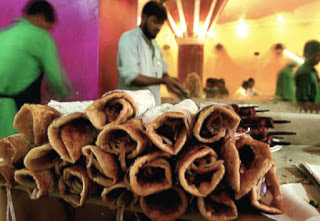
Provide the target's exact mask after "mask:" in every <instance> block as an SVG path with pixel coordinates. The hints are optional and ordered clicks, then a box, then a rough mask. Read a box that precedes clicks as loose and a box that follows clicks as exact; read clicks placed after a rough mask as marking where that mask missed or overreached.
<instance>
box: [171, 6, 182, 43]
mask: <svg viewBox="0 0 320 221" xmlns="http://www.w3.org/2000/svg"><path fill="white" fill-rule="evenodd" d="M168 21H169V23H170V25H171V28H172V30H173V32H174V33H175V35H176V36H177V37H182V35H183V32H182V31H181V30H179V28H178V27H177V24H176V23H175V21H174V20H173V18H172V15H171V14H170V12H168Z"/></svg>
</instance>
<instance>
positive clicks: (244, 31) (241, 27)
mask: <svg viewBox="0 0 320 221" xmlns="http://www.w3.org/2000/svg"><path fill="white" fill-rule="evenodd" d="M248 32H249V25H248V24H246V23H245V22H244V20H243V19H240V20H239V21H238V24H237V33H238V35H239V36H240V37H245V36H247V35H248Z"/></svg>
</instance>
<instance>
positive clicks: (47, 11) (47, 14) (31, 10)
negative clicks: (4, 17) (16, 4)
mask: <svg viewBox="0 0 320 221" xmlns="http://www.w3.org/2000/svg"><path fill="white" fill-rule="evenodd" d="M22 12H23V13H25V14H27V15H43V16H44V18H45V20H46V21H47V22H49V23H55V22H56V14H55V10H54V8H53V6H52V5H51V4H50V3H49V2H47V1H44V0H30V1H29V2H28V3H27V4H26V6H25V7H24V9H23V10H22Z"/></svg>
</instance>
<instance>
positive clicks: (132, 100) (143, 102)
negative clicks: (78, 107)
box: [85, 90, 155, 130]
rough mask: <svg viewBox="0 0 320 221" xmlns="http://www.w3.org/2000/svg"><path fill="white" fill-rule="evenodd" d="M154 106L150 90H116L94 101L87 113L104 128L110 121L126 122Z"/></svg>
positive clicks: (100, 127) (93, 121) (98, 127)
mask: <svg viewBox="0 0 320 221" xmlns="http://www.w3.org/2000/svg"><path fill="white" fill-rule="evenodd" d="M154 106H155V100H154V97H153V95H152V93H151V92H150V91H149V90H140V91H126V90H124V91H123V90H115V91H111V92H108V93H106V94H105V95H104V96H103V97H102V98H100V99H98V100H96V101H94V102H93V103H92V104H91V105H89V106H88V108H87V109H86V111H85V113H86V115H87V116H88V118H89V119H90V121H91V122H92V124H93V125H94V126H95V127H96V128H97V129H99V130H102V129H103V128H104V127H105V126H106V125H107V124H109V123H112V122H114V123H115V124H121V123H124V122H125V121H127V120H129V119H131V118H133V117H137V116H140V115H142V114H143V113H144V112H146V111H147V110H148V109H150V108H152V107H154Z"/></svg>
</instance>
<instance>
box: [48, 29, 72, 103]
mask: <svg viewBox="0 0 320 221" xmlns="http://www.w3.org/2000/svg"><path fill="white" fill-rule="evenodd" d="M43 51H44V54H43V56H42V63H43V68H44V72H45V74H46V75H47V77H48V79H49V81H50V83H51V85H52V86H53V88H54V92H55V95H57V96H58V97H59V98H62V97H65V96H66V95H67V94H68V89H67V85H66V83H67V82H66V81H67V79H64V78H66V75H65V74H64V73H63V68H62V65H61V62H60V59H59V55H58V51H57V47H56V45H55V43H54V41H53V39H52V38H51V37H50V36H49V35H48V37H47V41H46V44H45V48H44V50H43Z"/></svg>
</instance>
